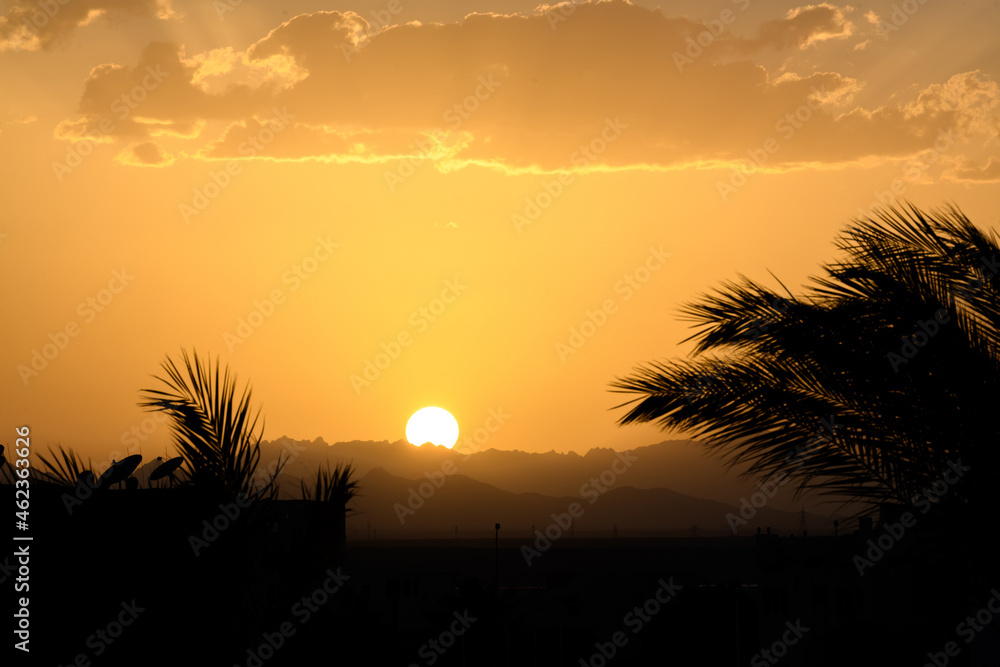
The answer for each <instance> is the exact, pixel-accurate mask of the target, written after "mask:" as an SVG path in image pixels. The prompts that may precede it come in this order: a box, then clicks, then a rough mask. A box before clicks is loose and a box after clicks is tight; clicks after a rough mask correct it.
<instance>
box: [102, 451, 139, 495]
mask: <svg viewBox="0 0 1000 667" xmlns="http://www.w3.org/2000/svg"><path fill="white" fill-rule="evenodd" d="M140 463H142V455H141V454H133V455H132V456H126V457H125V458H123V459H122V460H121V461H117V462H116V461H112V462H111V467H110V468H108V469H107V470H105V471H104V474H103V475H101V479H100V480H99V481H100V485H101V487H102V488H106V487H109V486H111V485H112V484H120V483H121V482H124V481H125V480H126V479H128V477H129V475H131V474H132V473H133V472H135V469H136V468H138V467H139V464H140Z"/></svg>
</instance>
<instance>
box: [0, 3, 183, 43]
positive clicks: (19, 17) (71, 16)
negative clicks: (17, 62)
mask: <svg viewBox="0 0 1000 667" xmlns="http://www.w3.org/2000/svg"><path fill="white" fill-rule="evenodd" d="M9 5H10V6H9V9H8V10H7V14H6V15H4V16H0V52H3V51H7V50H22V51H39V50H44V49H49V48H51V47H52V46H54V45H56V44H58V43H59V42H60V41H62V40H64V39H65V38H66V37H67V35H69V33H71V32H72V31H73V30H75V29H76V28H79V27H82V26H86V25H88V24H90V23H92V22H93V21H94V20H96V19H98V18H100V17H113V18H158V19H164V20H165V19H169V18H173V17H174V16H176V15H175V14H174V12H173V10H172V9H171V6H170V0H48V2H39V0H10V2H9Z"/></svg>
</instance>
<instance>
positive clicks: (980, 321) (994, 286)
mask: <svg viewBox="0 0 1000 667" xmlns="http://www.w3.org/2000/svg"><path fill="white" fill-rule="evenodd" d="M837 245H838V247H839V248H840V249H841V250H842V251H844V252H845V253H846V254H847V257H846V259H844V260H842V261H840V262H837V263H834V264H832V265H828V266H826V267H824V268H825V273H826V276H825V277H822V278H815V279H813V280H814V282H815V285H814V286H811V288H810V289H808V290H807V291H806V293H805V294H803V295H801V296H793V295H792V294H791V293H790V292H788V291H787V290H785V291H786V293H787V296H784V295H782V294H779V293H777V292H775V291H772V290H769V289H767V288H765V287H763V286H762V285H760V284H758V283H756V282H754V281H752V280H749V279H747V278H742V277H741V280H740V281H739V282H737V283H728V284H725V285H724V286H723V288H722V289H720V290H719V291H718V292H716V293H715V294H712V295H710V296H706V297H704V298H703V299H702V300H701V301H700V302H699V303H695V304H693V305H688V306H686V307H685V308H684V309H683V313H684V315H685V316H686V319H688V320H690V321H693V322H694V326H695V328H696V329H697V332H696V333H695V334H694V335H693V336H691V338H689V339H688V340H691V339H694V340H696V341H697V342H696V346H695V350H694V357H693V358H691V359H683V360H676V361H660V362H652V363H649V364H646V365H645V366H640V367H638V368H636V369H634V370H633V371H632V372H631V374H630V375H628V376H626V377H624V378H617V379H616V380H615V381H614V382H613V383H612V389H613V391H616V392H619V393H625V394H629V395H631V396H632V397H633V398H631V399H630V400H628V401H627V402H625V403H623V404H622V405H619V406H618V407H619V408H623V407H625V408H628V412H626V413H625V415H624V416H622V417H621V418H620V420H619V423H620V424H631V423H640V422H652V423H656V424H658V425H660V426H661V427H662V428H663V429H675V430H681V431H684V432H687V433H691V434H694V435H695V436H696V437H698V438H699V439H701V440H703V442H704V443H705V445H706V446H707V447H708V448H709V450H710V451H712V452H713V453H715V454H718V455H720V456H721V458H723V459H725V460H726V461H727V462H728V463H729V464H730V465H739V464H747V465H748V468H747V471H746V473H747V474H749V475H761V476H765V475H771V474H776V473H781V474H782V475H784V474H788V475H790V476H791V479H792V480H796V481H798V489H797V490H798V491H799V492H803V491H807V490H815V491H818V492H820V493H822V494H830V495H833V496H836V497H837V498H839V499H847V500H854V501H861V502H863V503H865V504H866V507H867V508H868V511H874V509H875V508H876V507H878V506H879V505H880V504H882V503H894V504H903V505H909V504H910V503H911V502H912V501H913V499H914V497H915V496H917V495H918V494H921V493H923V492H924V491H926V490H927V489H928V488H931V487H933V488H935V489H939V488H940V486H939V483H940V480H941V479H942V478H943V477H944V476H945V475H946V474H947V475H949V476H950V477H952V478H954V477H955V475H956V473H955V472H950V473H949V471H950V470H952V464H959V462H960V465H961V466H965V467H967V468H968V470H967V471H964V474H963V476H962V477H961V480H960V481H959V482H958V483H955V484H951V485H949V488H948V492H947V494H946V495H944V496H943V497H942V498H941V499H940V501H939V502H936V503H935V506H936V508H937V509H938V510H942V511H944V510H947V514H946V516H948V517H950V518H951V519H956V520H958V519H961V520H960V521H958V523H956V524H954V525H956V526H959V525H960V526H961V527H962V528H961V529H962V530H976V531H979V530H982V527H983V526H986V525H991V524H992V520H990V517H991V516H995V514H993V512H994V511H995V510H996V509H997V508H998V504H1000V503H998V499H997V495H996V493H995V488H996V482H997V475H998V473H997V471H998V466H997V464H998V462H1000V461H998V459H1000V448H998V447H997V446H996V443H997V442H998V439H1000V422H998V421H997V420H996V418H995V417H994V415H995V406H996V397H997V395H998V391H1000V245H998V237H997V235H996V234H995V233H993V232H991V233H990V234H988V235H987V234H986V233H984V232H982V231H981V230H979V229H978V228H977V227H976V226H975V225H973V224H972V222H971V221H969V219H968V218H967V217H966V216H965V215H963V214H962V213H961V212H960V211H959V210H958V209H957V208H955V207H954V206H951V207H948V208H947V209H945V210H943V211H937V210H936V211H932V212H930V213H925V212H923V211H921V210H919V209H917V208H916V207H914V206H912V205H907V207H905V208H901V209H900V208H889V209H885V210H882V211H880V212H879V213H878V214H877V215H876V216H875V217H874V218H873V219H864V220H856V221H854V223H853V224H852V225H851V226H849V227H848V228H847V230H846V232H845V233H844V234H843V236H842V237H841V239H840V240H839V241H838V243H837ZM935 485H938V486H935ZM944 523H946V524H948V523H951V522H950V520H949V521H946V522H944Z"/></svg>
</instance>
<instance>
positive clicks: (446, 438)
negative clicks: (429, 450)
mask: <svg viewBox="0 0 1000 667" xmlns="http://www.w3.org/2000/svg"><path fill="white" fill-rule="evenodd" d="M406 439H407V441H408V442H409V443H410V444H412V445H417V446H420V445H423V444H424V443H427V442H430V443H432V444H435V445H444V446H445V447H447V448H448V449H451V448H452V447H454V446H455V443H456V442H458V422H457V421H455V418H454V417H452V416H451V413H450V412H448V411H447V410H445V409H443V408H436V407H427V408H422V409H420V410H417V411H416V412H414V413H413V416H412V417H410V421H408V422H407V423H406Z"/></svg>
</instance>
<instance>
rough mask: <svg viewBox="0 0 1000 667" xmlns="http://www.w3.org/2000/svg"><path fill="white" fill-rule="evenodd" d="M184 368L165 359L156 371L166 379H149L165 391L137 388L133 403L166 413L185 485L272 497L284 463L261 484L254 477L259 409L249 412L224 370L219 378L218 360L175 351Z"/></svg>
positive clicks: (227, 494)
mask: <svg viewBox="0 0 1000 667" xmlns="http://www.w3.org/2000/svg"><path fill="white" fill-rule="evenodd" d="M181 356H182V359H183V361H184V370H183V371H182V370H181V369H180V368H178V366H177V364H176V363H175V362H174V361H173V360H172V359H170V358H169V357H168V358H167V359H166V360H164V361H163V363H162V367H163V369H164V370H165V371H166V377H160V376H154V378H155V379H157V380H159V381H160V382H162V383H163V384H165V385H166V389H165V390H158V389H143V390H141V391H142V393H143V399H144V400H143V401H142V402H140V403H139V405H140V406H141V407H143V408H145V409H147V410H158V411H161V412H164V413H166V414H167V415H168V416H169V417H170V418H171V420H172V423H171V428H172V430H173V433H174V441H175V443H176V446H177V449H178V452H179V453H180V455H181V456H182V457H184V461H185V463H186V464H187V468H188V470H189V471H190V475H189V477H188V483H189V484H192V485H194V486H196V487H198V488H201V489H204V490H207V491H209V492H210V493H213V494H216V495H220V496H225V497H234V496H237V495H240V494H242V495H245V496H246V497H248V498H251V499H256V498H260V497H265V496H267V497H274V496H275V495H276V493H277V485H276V483H275V481H276V479H277V476H278V474H279V473H280V472H281V469H282V468H283V467H284V463H285V461H284V460H283V459H282V460H279V461H278V464H277V467H276V469H275V471H274V472H273V473H272V474H271V475H270V476H268V477H265V478H264V481H263V482H262V481H261V480H260V479H255V478H254V473H255V472H256V470H257V464H258V463H259V462H260V440H261V436H262V435H263V430H264V425H263V423H261V425H260V430H259V431H258V430H257V422H258V418H259V415H260V409H259V408H258V410H257V412H255V413H253V414H251V409H250V397H251V391H250V387H249V385H247V386H246V387H244V389H243V391H242V392H241V393H240V394H239V396H237V390H236V376H235V375H231V374H230V372H229V368H228V367H227V368H226V369H225V372H224V373H221V375H220V369H219V360H218V359H216V361H215V365H214V368H213V366H212V362H211V358H209V360H208V362H207V363H202V361H201V360H200V359H199V357H198V354H197V352H194V353H193V354H192V356H191V357H189V356H188V354H187V351H185V350H181Z"/></svg>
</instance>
